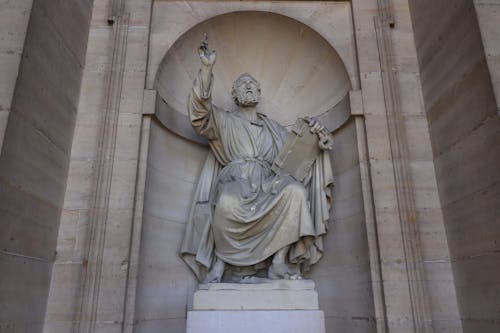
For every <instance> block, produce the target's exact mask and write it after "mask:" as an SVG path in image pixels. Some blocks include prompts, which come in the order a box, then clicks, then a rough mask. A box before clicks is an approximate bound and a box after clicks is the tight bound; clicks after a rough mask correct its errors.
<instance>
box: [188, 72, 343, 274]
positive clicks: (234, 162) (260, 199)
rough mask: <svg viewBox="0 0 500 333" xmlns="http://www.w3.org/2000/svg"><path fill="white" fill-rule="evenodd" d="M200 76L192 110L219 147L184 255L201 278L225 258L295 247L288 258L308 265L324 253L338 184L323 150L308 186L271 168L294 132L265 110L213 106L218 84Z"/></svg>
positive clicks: (207, 168)
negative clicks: (251, 115)
mask: <svg viewBox="0 0 500 333" xmlns="http://www.w3.org/2000/svg"><path fill="white" fill-rule="evenodd" d="M212 80H213V79H212ZM212 80H211V81H210V84H209V87H203V86H202V80H201V78H200V75H198V77H197V78H196V79H195V82H194V85H193V88H192V91H191V94H190V96H189V101H188V112H189V117H190V120H191V124H192V126H193V128H194V129H195V131H196V132H197V133H198V134H200V135H202V136H205V137H206V138H207V139H208V141H209V145H210V148H211V153H209V155H208V158H207V160H206V162H205V165H204V167H203V169H202V172H201V175H200V179H199V182H198V186H197V189H196V192H195V198H194V201H193V204H192V207H191V211H190V214H189V217H188V222H187V227H186V231H185V236H184V240H183V243H182V246H181V257H182V259H183V260H184V261H185V262H186V263H187V264H188V266H189V267H190V268H191V269H192V270H193V272H194V273H195V275H196V276H197V278H198V279H199V280H203V279H204V277H205V275H206V273H207V271H208V270H209V269H210V268H211V266H212V265H213V264H214V262H215V260H216V259H217V258H218V259H220V260H222V261H224V262H226V263H229V264H231V265H234V266H240V267H241V266H252V265H256V264H259V263H262V262H263V261H265V260H266V259H267V258H270V257H271V256H272V255H273V254H275V253H276V252H277V251H279V250H280V249H282V248H284V247H286V246H290V250H289V252H288V257H287V261H288V263H289V264H291V265H294V264H295V265H301V266H302V268H303V269H305V270H307V269H308V268H309V266H310V265H312V264H314V263H316V262H317V261H318V260H319V258H320V257H321V255H322V252H323V245H322V237H323V236H324V235H325V234H326V231H327V223H328V219H329V209H330V200H331V186H332V185H333V179H332V173H331V166H330V160H329V156H328V154H327V153H325V152H322V153H321V154H320V156H319V157H318V158H317V160H316V161H315V163H314V164H313V166H312V168H311V172H310V177H308V179H307V181H306V184H302V183H300V182H298V181H296V180H295V179H293V178H292V177H291V176H290V175H286V174H285V175H277V174H275V173H274V172H273V171H272V170H271V165H272V163H273V161H274V158H275V157H276V156H277V155H278V153H279V150H280V148H281V147H282V146H283V144H284V143H285V141H286V138H287V136H288V132H287V130H286V129H285V128H284V127H283V126H281V125H280V124H278V123H277V122H275V121H273V120H271V119H269V118H268V117H266V116H265V115H263V114H260V113H259V114H258V115H257V119H255V120H254V121H250V120H248V119H246V118H245V117H243V116H242V115H241V114H240V112H244V111H234V112H228V111H224V110H220V109H218V108H217V107H215V106H214V105H213V104H212V101H211V90H212V89H211V88H212V87H211V86H212Z"/></svg>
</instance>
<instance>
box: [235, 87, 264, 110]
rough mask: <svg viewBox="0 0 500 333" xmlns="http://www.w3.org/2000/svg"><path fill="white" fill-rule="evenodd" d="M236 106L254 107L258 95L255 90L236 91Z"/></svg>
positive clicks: (257, 101)
mask: <svg viewBox="0 0 500 333" xmlns="http://www.w3.org/2000/svg"><path fill="white" fill-rule="evenodd" d="M237 98H238V104H239V105H240V106H254V105H256V104H257V103H259V100H260V94H259V93H258V92H257V91H255V90H243V89H241V90H239V91H238V96H237Z"/></svg>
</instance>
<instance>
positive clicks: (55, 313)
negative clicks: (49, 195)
mask: <svg viewBox="0 0 500 333" xmlns="http://www.w3.org/2000/svg"><path fill="white" fill-rule="evenodd" d="M150 10H151V0H130V1H128V0H115V1H111V0H95V1H94V11H93V17H92V23H91V29H90V36H89V47H88V52H87V61H86V64H85V68H84V77H83V83H82V90H81V98H80V104H79V107H78V115H77V124H76V130H75V139H74V144H73V147H72V151H71V162H70V170H69V176H68V184H67V188H66V195H65V202H64V207H63V213H62V218H61V228H60V232H59V238H58V248H57V250H58V253H57V258H56V262H55V265H54V271H53V276H52V282H51V291H50V296H49V303H48V310H47V316H46V323H45V332H47V333H49V332H50V333H54V332H92V333H95V332H106V333H108V332H122V331H123V329H124V326H125V323H124V318H125V317H126V315H125V313H126V312H127V296H126V295H127V292H128V289H127V285H128V280H129V274H130V272H131V269H135V270H136V266H137V263H135V264H134V265H133V266H132V268H131V265H130V260H131V257H130V256H131V248H130V247H131V243H132V244H134V242H133V241H132V242H131V240H134V239H135V238H134V236H132V235H133V219H134V214H135V208H136V207H135V196H136V181H137V173H138V159H139V147H140V142H141V128H142V127H143V124H142V120H143V117H142V108H143V99H144V85H145V75H146V65H147V50H148V48H147V45H148V39H149V20H150ZM134 235H135V234H134Z"/></svg>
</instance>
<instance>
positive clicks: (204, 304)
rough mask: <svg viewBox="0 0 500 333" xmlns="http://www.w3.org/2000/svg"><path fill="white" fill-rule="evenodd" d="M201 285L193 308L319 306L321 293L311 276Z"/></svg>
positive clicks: (238, 309) (267, 308)
mask: <svg viewBox="0 0 500 333" xmlns="http://www.w3.org/2000/svg"><path fill="white" fill-rule="evenodd" d="M198 288H199V289H198V290H197V291H196V292H195V293H194V296H193V311H203V310H226V311H227V310H235V311H240V310H243V311H246V310H261V311H264V310H265V311H268V310H318V294H317V293H316V291H315V289H314V282H313V281H312V280H295V281H293V280H277V281H273V282H265V283H256V284H246V283H212V284H208V285H203V284H202V285H199V287H198Z"/></svg>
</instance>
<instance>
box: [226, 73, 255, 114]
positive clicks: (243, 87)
mask: <svg viewBox="0 0 500 333" xmlns="http://www.w3.org/2000/svg"><path fill="white" fill-rule="evenodd" d="M231 95H232V96H233V100H234V102H235V103H236V104H237V105H239V106H243V107H246V106H254V105H256V104H257V103H259V101H260V83H259V81H257V80H256V79H255V78H254V77H253V76H251V75H250V74H248V73H243V74H241V75H240V77H238V78H237V79H236V81H234V83H233V89H232V91H231Z"/></svg>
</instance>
